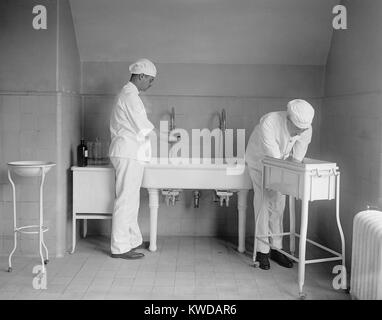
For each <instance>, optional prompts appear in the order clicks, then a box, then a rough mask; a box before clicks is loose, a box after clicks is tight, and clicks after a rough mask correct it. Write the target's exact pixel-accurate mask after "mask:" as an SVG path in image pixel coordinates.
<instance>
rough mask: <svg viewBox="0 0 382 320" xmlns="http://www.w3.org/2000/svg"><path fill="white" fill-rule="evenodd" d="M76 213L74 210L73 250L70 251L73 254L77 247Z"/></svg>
mask: <svg viewBox="0 0 382 320" xmlns="http://www.w3.org/2000/svg"><path fill="white" fill-rule="evenodd" d="M76 222H77V219H76V214H75V213H74V212H73V221H72V251H71V252H70V253H71V254H73V253H74V250H75V249H76V231H77V230H76V229H77V228H76Z"/></svg>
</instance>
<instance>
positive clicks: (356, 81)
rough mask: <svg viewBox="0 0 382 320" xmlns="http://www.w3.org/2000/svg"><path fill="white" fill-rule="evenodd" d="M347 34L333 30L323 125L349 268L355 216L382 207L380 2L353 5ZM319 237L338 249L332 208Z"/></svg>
mask: <svg viewBox="0 0 382 320" xmlns="http://www.w3.org/2000/svg"><path fill="white" fill-rule="evenodd" d="M342 4H343V5H345V6H346V8H347V10H348V21H349V26H350V28H349V30H346V31H345V32H342V31H340V30H339V31H335V32H334V34H333V39H332V45H331V51H330V54H329V58H328V63H327V68H326V80H325V99H324V101H323V108H322V121H321V152H322V155H323V156H325V157H327V158H328V159H329V160H332V161H335V162H337V163H338V164H339V167H340V171H341V202H340V218H341V222H342V226H343V229H344V233H345V240H346V249H347V250H346V256H347V259H346V260H347V265H348V266H349V267H350V263H351V250H352V228H353V219H354V216H355V215H356V214H357V213H358V212H359V211H361V210H364V209H366V206H367V205H372V206H376V205H377V206H379V207H381V205H382V201H381V200H382V193H381V191H382V188H381V185H382V184H381V182H382V181H381V171H382V169H381V163H382V144H381V136H382V129H381V128H382V107H381V106H382V93H381V92H382V58H381V54H380V53H381V50H382V38H381V32H382V23H381V15H382V2H381V1H378V0H365V1H350V0H344V1H342ZM318 216H319V220H318V222H319V223H318V226H319V229H318V233H319V235H320V238H321V239H323V241H324V242H326V243H327V244H328V245H329V246H330V247H333V248H336V249H340V241H339V239H340V238H339V233H338V230H337V227H336V224H335V218H334V206H333V205H327V206H326V207H322V209H321V210H320V211H319V214H318Z"/></svg>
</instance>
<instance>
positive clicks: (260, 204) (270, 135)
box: [245, 99, 314, 270]
mask: <svg viewBox="0 0 382 320" xmlns="http://www.w3.org/2000/svg"><path fill="white" fill-rule="evenodd" d="M313 117H314V109H313V107H312V106H311V105H310V104H309V103H308V102H306V101H305V100H301V99H296V100H292V101H290V102H289V103H288V104H287V111H279V112H270V113H268V114H266V115H264V116H263V117H262V118H261V119H260V123H259V124H258V125H257V126H256V127H255V129H254V131H253V132H252V134H251V136H250V138H249V141H248V145H247V149H246V155H245V157H246V162H247V164H248V169H249V170H248V171H249V174H250V176H251V179H252V183H253V191H254V203H253V207H254V211H255V219H256V217H257V216H258V215H259V214H260V216H259V221H258V225H257V227H258V230H256V234H258V235H266V234H268V233H269V231H270V232H271V233H274V234H279V233H282V232H283V214H284V209H285V195H282V194H281V193H280V192H277V191H273V190H264V199H263V200H262V163H261V161H262V159H263V158H264V157H265V156H269V157H273V158H277V159H287V160H291V161H298V162H301V161H302V160H303V159H304V157H305V154H306V151H307V149H308V146H309V143H310V141H311V138H312V125H311V124H312V121H313ZM270 241H271V243H272V245H273V246H274V247H276V248H277V249H282V237H281V236H274V237H273V238H271V239H270ZM269 253H270V254H269ZM269 255H270V258H271V259H272V260H274V261H275V262H277V263H278V264H280V265H281V266H283V267H286V268H292V267H293V263H292V261H291V260H290V259H289V258H287V257H286V256H285V255H283V254H282V253H280V252H279V251H277V250H273V249H272V250H270V246H269V244H266V243H264V242H262V241H258V242H257V248H256V261H257V262H259V265H260V268H261V269H264V270H268V269H270V263H269Z"/></svg>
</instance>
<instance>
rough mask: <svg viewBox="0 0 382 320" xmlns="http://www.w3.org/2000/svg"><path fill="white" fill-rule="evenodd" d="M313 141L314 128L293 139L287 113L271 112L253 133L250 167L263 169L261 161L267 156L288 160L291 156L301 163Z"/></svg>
mask: <svg viewBox="0 0 382 320" xmlns="http://www.w3.org/2000/svg"><path fill="white" fill-rule="evenodd" d="M311 139H312V127H310V128H309V129H307V130H305V131H304V132H303V133H301V134H300V135H296V136H294V137H291V136H290V134H289V131H288V128H287V113H286V111H279V112H270V113H267V114H266V115H264V116H263V117H262V118H261V119H260V123H259V124H258V125H257V126H256V127H255V129H254V131H253V132H252V134H251V136H250V138H249V140H248V144H247V149H246V154H245V158H246V162H247V163H248V166H249V167H251V168H254V169H257V170H260V171H261V169H262V164H261V160H262V159H263V158H264V157H265V156H269V157H273V158H277V159H286V158H288V157H289V156H290V155H293V157H294V158H295V159H297V160H299V161H301V160H302V159H303V158H304V157H305V154H306V151H307V149H308V145H309V143H310V141H311Z"/></svg>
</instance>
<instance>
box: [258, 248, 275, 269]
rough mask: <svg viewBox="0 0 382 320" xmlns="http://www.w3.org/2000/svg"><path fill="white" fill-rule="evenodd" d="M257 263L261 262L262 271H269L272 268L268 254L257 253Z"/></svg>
mask: <svg viewBox="0 0 382 320" xmlns="http://www.w3.org/2000/svg"><path fill="white" fill-rule="evenodd" d="M256 261H257V262H259V264H260V265H259V267H260V269H263V270H269V269H270V268H271V265H270V263H269V259H268V253H261V252H256Z"/></svg>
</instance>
